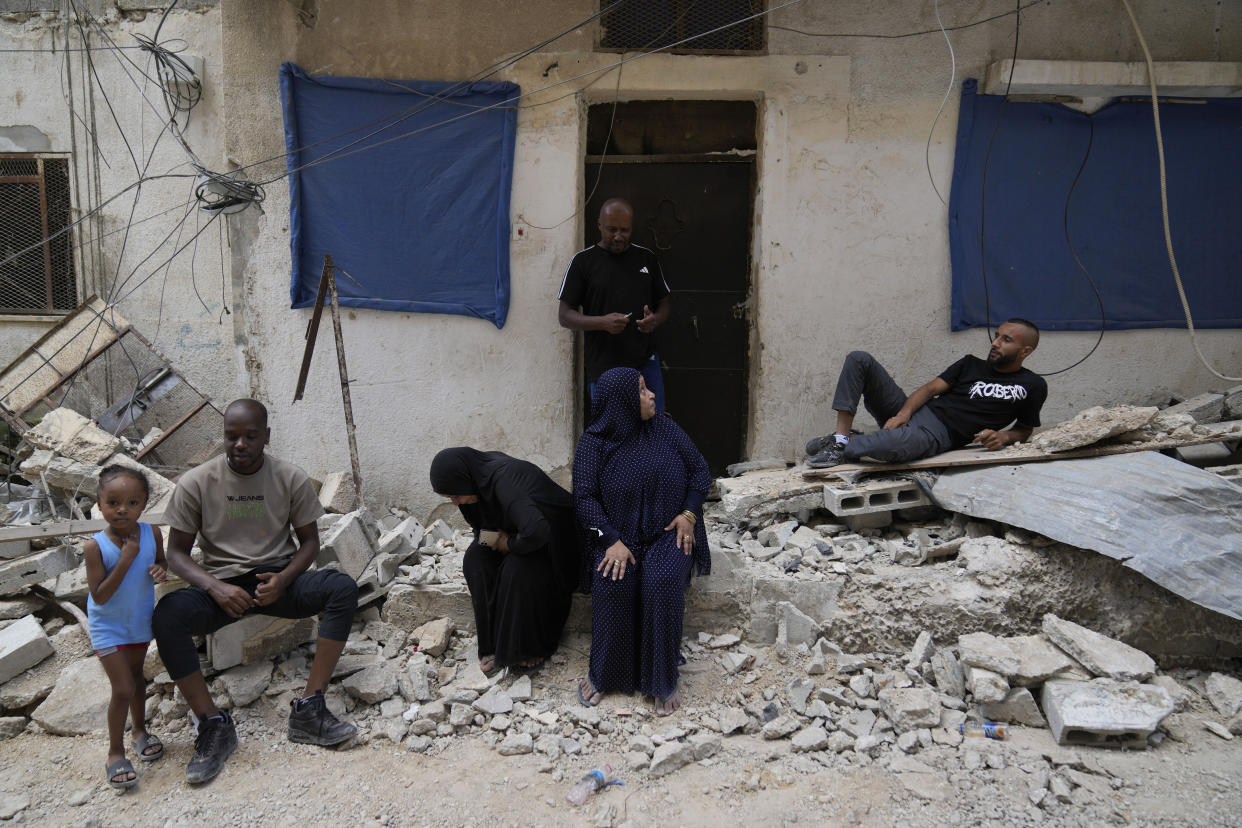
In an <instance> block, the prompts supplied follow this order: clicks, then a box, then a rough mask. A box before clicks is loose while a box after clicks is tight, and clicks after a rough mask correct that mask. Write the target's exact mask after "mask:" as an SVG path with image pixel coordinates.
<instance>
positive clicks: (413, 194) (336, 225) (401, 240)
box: [280, 63, 520, 328]
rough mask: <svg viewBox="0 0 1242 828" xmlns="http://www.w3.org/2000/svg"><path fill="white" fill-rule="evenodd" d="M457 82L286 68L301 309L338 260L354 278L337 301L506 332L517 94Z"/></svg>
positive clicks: (295, 291) (342, 285)
mask: <svg viewBox="0 0 1242 828" xmlns="http://www.w3.org/2000/svg"><path fill="white" fill-rule="evenodd" d="M460 86H461V85H459V84H451V83H439V82H435V83H432V82H420V81H386V80H375V79H366V78H336V77H312V76H311V75H308V74H306V73H305V72H304V71H302V70H301V69H299V68H298V67H297V66H294V65H293V64H292V63H285V64H283V65H282V66H281V67H280V89H281V98H282V101H283V103H284V117H285V142H286V145H287V149H288V152H289V169H290V170H295V172H293V174H292V175H290V177H289V195H290V217H289V220H290V224H289V231H290V236H291V239H290V244H291V246H292V250H293V278H292V282H291V285H290V298H291V300H292V303H293V307H295V308H302V307H307V306H309V305H311V304H313V303H314V301H315V294H316V291H317V289H318V286H319V277H320V273H321V271H322V268H323V257H324V254H325V253H331V254H332V258H333V261H334V263H335V264H336V265H337V267H338V268H339V269H342V270H344V271H345V272H346V273H348V274H349V276H350V277H352V279H350V278H344V277H340V276H338V278H337V288H338V290H339V292H340V301H341V304H342V305H352V306H355V307H363V308H377V309H380V310H394V311H415V312H419V313H455V314H463V315H466V316H477V317H479V318H481V319H487V320H489V321H491V322H492V323H494V324H495V325H496V327H498V328H500V327H503V326H504V324H505V317H506V315H507V314H508V310H509V192H510V186H511V183H512V178H513V142H514V132H515V126H516V120H517V112H516V109H515V108H514V107H513V106H512V105H511V102H512V101H514V100H515V99H516V98H517V96H518V95H519V94H520V93H519V89H518V87H517V86H516V85H515V84H512V83H501V82H486V83H475V84H472V85H469V86H468V87H465V88H464V89H459V87H460ZM453 90H457V91H453ZM437 96H442V99H438V98H437ZM408 133H413V134H408ZM353 280H357V283H358V284H355V282H354V281H353Z"/></svg>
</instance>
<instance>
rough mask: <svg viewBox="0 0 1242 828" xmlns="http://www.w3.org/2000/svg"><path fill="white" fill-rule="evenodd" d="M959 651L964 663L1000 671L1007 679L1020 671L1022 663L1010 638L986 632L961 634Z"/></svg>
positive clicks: (996, 671)
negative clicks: (1019, 667)
mask: <svg viewBox="0 0 1242 828" xmlns="http://www.w3.org/2000/svg"><path fill="white" fill-rule="evenodd" d="M957 652H958V656H959V658H960V659H961V660H962V662H963V663H965V664H969V665H970V666H971V667H982V668H983V669H985V670H991V671H992V672H993V673H999V674H1000V675H1002V676H1004V677H1005V679H1006V680H1008V679H1009V677H1010V676H1012V675H1014V674H1015V673H1017V672H1018V665H1019V664H1020V663H1021V660H1020V659H1019V657H1018V654H1017V653H1016V652H1014V650H1013V647H1012V646H1011V645H1010V643H1009V641H1008V640H1006V639H1003V638H997V637H996V636H994V635H989V634H988V633H984V632H975V633H967V634H966V635H963V636H959V637H958V639H957Z"/></svg>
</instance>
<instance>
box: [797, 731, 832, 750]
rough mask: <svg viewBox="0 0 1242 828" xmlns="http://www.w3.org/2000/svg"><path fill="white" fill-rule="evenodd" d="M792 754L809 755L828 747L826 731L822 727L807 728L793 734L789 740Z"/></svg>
mask: <svg viewBox="0 0 1242 828" xmlns="http://www.w3.org/2000/svg"><path fill="white" fill-rule="evenodd" d="M791 746H792V748H793V752H794V753H810V752H812V751H817V750H824V749H825V748H827V747H828V731H826V730H824V729H823V728H822V727H807V728H803V729H802V730H800V731H798V732H797V733H795V734H794V737H793V739H792V740H791Z"/></svg>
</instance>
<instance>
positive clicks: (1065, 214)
mask: <svg viewBox="0 0 1242 828" xmlns="http://www.w3.org/2000/svg"><path fill="white" fill-rule="evenodd" d="M1086 117H1087V126H1088V128H1089V132H1088V133H1087V151H1086V152H1084V153H1083V154H1082V161H1081V162H1080V163H1079V164H1078V172H1076V173H1074V180H1073V181H1072V182H1071V183H1070V188H1069V192H1068V193H1066V194H1065V209H1064V210H1062V211H1061V225H1062V228H1063V229H1064V230H1065V246H1066V247H1068V248H1069V252H1070V255H1071V256H1073V257H1074V262H1075V263H1076V264H1077V265H1078V269H1079V270H1081V271H1082V275H1083V276H1085V277H1086V278H1087V284H1089V285H1091V290H1092V291H1093V292H1094V293H1095V301H1096V302H1098V303H1099V305H1100V333H1099V335H1098V336H1096V338H1095V344H1094V345H1092V346H1091V350H1089V351H1087V353H1086V354H1085V355H1084V356H1083V357H1082V358H1081V359H1079V360H1078V361H1077V362H1073V363H1070V364H1069V365H1067V366H1066V367H1064V368H1059V369H1057V370H1056V371H1047V372H1044V373H1040V372H1036V373H1039V375H1040V376H1041V377H1051V376H1055V375H1056V374H1064V373H1065V372H1066V371H1068V370H1070V369H1071V368H1077V367H1078V366H1079V365H1082V364H1083V363H1084V362H1086V361H1087V360H1088V359H1090V357H1091V355H1092V354H1094V353H1095V350H1096V349H1097V348H1099V347H1100V343H1101V342H1103V341H1104V327H1105V325H1107V324H1108V320H1107V318H1106V317H1105V315H1104V297H1102V296H1101V295H1100V288H1099V287H1098V286H1097V285H1096V283H1095V279H1093V278H1091V271H1089V270H1087V266H1086V265H1085V264H1083V263H1082V259H1080V258H1079V257H1078V250H1077V248H1075V247H1074V240H1073V238H1071V237H1070V221H1069V210H1070V201H1071V200H1072V199H1073V198H1074V190H1075V189H1077V188H1078V179H1080V178H1082V172H1083V170H1085V169H1086V168H1087V160H1088V159H1089V158H1090V157H1091V148H1092V147H1093V146H1094V145H1095V118H1093V117H1092V116H1091V115H1087V116H1086Z"/></svg>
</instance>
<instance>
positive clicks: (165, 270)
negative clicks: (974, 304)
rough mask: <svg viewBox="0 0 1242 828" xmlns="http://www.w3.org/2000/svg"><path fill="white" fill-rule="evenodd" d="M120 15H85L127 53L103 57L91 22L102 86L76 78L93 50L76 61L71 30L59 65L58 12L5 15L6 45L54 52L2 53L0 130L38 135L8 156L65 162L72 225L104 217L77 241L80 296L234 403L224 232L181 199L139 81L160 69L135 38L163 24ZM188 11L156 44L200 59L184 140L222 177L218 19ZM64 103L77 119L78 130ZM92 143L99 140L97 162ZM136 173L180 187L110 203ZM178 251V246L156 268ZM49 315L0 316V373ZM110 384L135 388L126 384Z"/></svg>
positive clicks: (1, 35) (157, 106) (187, 172)
mask: <svg viewBox="0 0 1242 828" xmlns="http://www.w3.org/2000/svg"><path fill="white" fill-rule="evenodd" d="M35 5H38V4H35ZM126 5H127V7H129V8H131V10H130V11H126V12H121V11H118V10H117V8H116V7H115V6H113V5H111V4H104V3H102V2H101V3H94V4H90V6H89V8H91V9H92V10H93V11H94V12H95V14H96V15H98V18H97V19H98V20H99V21H100V23H101V27H100V28H102V30H103V32H106V33H107V36H108V37H109V38H111V40H112V41H113V42H114V43H116V44H117V45H118V46H121V47H124V48H123V49H122V51H121V53H120V54H121V55H122V56H118V53H117V52H114V51H112V50H109V49H107V48H105V47H106V46H107V41H106V39H105V37H104V35H103V33H101V31H100V29H99V28H96V27H95V26H93V25H92V24H91V23H90V22H89V21H85V22H84V23H83V28H85V30H86V32H87V34H88V36H89V46H91V47H93V49H94V50H93V51H91V52H90V53H89V54H90V57H91V59H92V61H93V64H94V76H96V77H97V78H98V81H97V82H92V83H89V84H87V85H83V77H84V76H86V75H87V73H89V72H90V71H91V70H90V67H89V65H88V64H87V63H86V62H85V61H84V57H85V55H86V54H87V53H86V52H82V51H80V48H81V46H82V41H81V35H80V32H79V31H78V29H77V28H76V27H73V28H72V30H71V34H70V46H71V47H72V48H74V49H79V51H74V52H70V53H69V55H68V61H67V62H66V55H65V52H64V44H65V20H64V18H63V17H62V16H58V15H56V14H53V13H46V14H34V15H26V14H20V15H12V16H10V15H4V16H3V17H0V49H29V50H48V51H27V52H3V51H0V77H2V78H4V79H5V83H4V85H3V86H4V90H3V91H2V92H0V128H4V127H10V126H14V125H26V126H29V127H33V128H34V130H36V131H37V134H38V135H39V136H42V139H43V141H42V146H39V147H18V146H8V147H6V149H7V151H22V150H23V149H36V148H37V149H40V150H43V151H47V152H53V153H62V154H65V155H68V156H70V157H71V159H72V163H71V167H70V173H71V176H72V184H71V186H72V189H73V199H74V204H75V206H76V208H77V212H76V215H75V219H76V218H81V217H82V216H85V215H86V214H87V213H89V212H91V211H92V210H94V209H95V208H99V209H98V211H97V212H96V213H95V214H94V215H93V216H92V217H89V218H87V219H85V220H84V221H83V222H82V223H81V224H80V225H79V226H78V229H77V231H76V233H77V242H78V244H77V246H76V248H75V251H74V252H75V261H76V267H77V272H78V278H79V297H80V298H83V299H84V298H86V297H87V296H89V295H91V294H92V293H95V294H98V295H100V296H102V297H105V298H109V299H111V300H115V301H116V302H117V307H118V310H119V311H120V313H121V314H122V315H123V316H125V317H126V318H128V319H129V320H130V321H131V322H133V323H134V324H135V325H136V326H137V327H138V328H139V330H141V331H142V332H143V333H144V334H145V335H146V336H147V337H148V338H150V339H152V340H153V341H154V344H155V345H156V347H157V348H158V349H159V350H160V351H162V352H163V353H164V354H165V355H166V356H167V357H168V358H169V359H170V360H172V361H173V362H174V363H175V364H176V365H177V366H178V367H179V368H180V369H181V370H182V372H183V373H184V374H185V375H186V376H187V378H189V379H190V381H191V382H192V383H194V384H195V385H196V386H197V387H198V388H199V389H200V390H202V391H203V392H204V393H206V394H207V395H209V396H211V397H214V398H216V399H228V398H230V397H232V396H235V394H236V391H237V388H238V386H237V384H236V383H237V376H238V371H237V367H236V365H237V363H236V359H235V355H234V346H233V338H234V337H233V321H232V317H231V316H229V315H228V314H224V313H223V307H224V306H225V305H227V306H228V307H229V308H230V310H231V309H232V305H233V299H232V296H231V295H230V294H231V286H230V285H229V281H230V279H229V274H228V271H227V269H226V270H224V271H223V273H222V271H221V261H220V260H221V255H220V254H221V249H222V242H224V238H223V237H222V235H221V234H220V232H219V231H220V229H222V227H221V228H217V227H215V226H208V222H209V219H210V216H208V215H206V214H203V213H201V212H200V211H198V210H196V209H192V208H191V206H190V204H189V203H188V202H190V200H191V198H192V188H193V171H192V170H191V169H190V168H189V166H188V165H187V164H186V160H187V156H186V153H185V152H184V150H182V148H181V147H180V146H179V145H178V144H177V143H176V141H175V140H174V138H173V137H172V136H171V135H169V134H167V133H165V134H163V135H161V134H160V133H161V131H162V122H163V119H164V117H165V116H164V115H163V112H164V109H163V104H162V102H161V98H160V92H159V89H158V87H157V86H156V85H155V84H154V83H151V82H148V81H147V80H145V79H144V78H143V77H142V75H141V72H146V73H147V74H149V75H151V76H152V77H154V75H155V71H154V69H153V68H151V65H150V61H149V60H148V55H147V53H145V52H143V51H141V50H137V49H133V48H132V47H133V46H135V45H136V41H135V40H134V38H133V35H134V34H144V35H146V36H148V37H149V36H151V35H152V34H153V33H154V31H155V27H156V25H157V24H158V22H159V17H160V16H159V15H158V14H150V13H148V12H146V11H143V10H132V9H133V7H135V6H137V5H140V4H137V3H133V2H129V3H127V4H126ZM148 5H153V4H148ZM194 6H195V8H196V9H197V10H195V11H190V12H183V11H174V12H172V13H171V14H170V15H169V16H168V19H167V21H166V23H165V24H164V28H163V31H162V32H161V34H160V38H161V40H168V39H170V38H180V39H182V40H184V41H185V44H186V47H185V51H186V52H187V53H189V54H194V55H198V56H199V57H202V58H203V61H204V66H205V78H204V92H203V97H202V101H201V103H200V104H199V105H198V106H197V107H196V108H195V109H194V111H193V115H192V118H191V121H190V124H189V128H188V129H187V130H186V131H185V138H186V141H187V142H188V143H189V145H190V146H191V148H192V149H193V150H194V152H195V154H197V155H198V157H199V158H200V159H201V160H202V162H203V163H204V164H205V165H207V166H208V167H209V168H213V169H219V168H221V167H222V166H223V163H224V158H223V154H222V152H221V147H222V143H223V135H222V134H221V132H220V130H219V129H218V128H217V124H218V122H219V120H220V112H221V107H222V104H223V96H222V94H221V90H222V81H223V66H222V63H221V60H220V10H219V7H218V6H216V7H212V6H210V5H205V4H203V3H202V2H197V3H195V4H194ZM52 49H55V50H56V51H50V50H52ZM66 63H67V66H66ZM139 88H141V89H142V95H140V94H139ZM70 96H71V97H72V100H73V110H74V112H75V113H76V117H75V119H74V123H73V124H72V127H71V118H70V114H69V103H68V101H69V98H70ZM148 101H149V102H148ZM109 103H110V104H111V107H112V110H111V111H109V106H108V104H109ZM113 113H115V120H114V116H113ZM31 134H33V133H31ZM91 135H94V136H95V138H96V140H97V142H98V152H97V153H96V152H95V151H94V149H93V146H92V141H91ZM127 141H128V144H129V146H128V147H127V146H126V142H127ZM131 150H132V153H133V155H132V156H131ZM134 158H136V159H137V163H135V161H134ZM148 159H149V160H148ZM142 170H145V174H146V175H147V176H148V177H153V176H161V175H164V174H166V173H170V174H172V175H175V176H180V177H172V178H157V179H154V180H150V181H147V182H146V183H144V184H143V185H142V186H141V187H140V188H132V189H129V190H128V192H125V193H124V194H122V195H120V196H119V197H117V198H115V200H112V201H110V202H109V203H107V204H104V202H107V201H108V199H111V198H112V197H113V196H116V195H117V194H119V193H122V191H124V190H125V189H126V188H127V187H130V186H131V185H132V184H134V182H136V181H137V180H138V178H139V172H140V171H142ZM100 205H103V206H102V207H100ZM131 210H132V219H131ZM183 216H184V217H185V223H184V225H183V226H182V227H181V230H180V233H179V234H178V231H177V229H176V228H177V224H178V223H179V222H180V220H181V219H182V217H183ZM144 219H146V220H145V221H143V220H144ZM131 221H132V222H141V223H135V224H134V226H133V227H132V228H131V229H130V231H129V232H128V234H127V233H126V232H125V231H124V228H125V227H126V226H127V225H129V224H130V223H131ZM204 227H205V228H206V229H203V228H204ZM200 229H203V232H202V234H201V235H199V237H198V239H197V248H195V246H194V242H192V241H191V240H192V239H193V237H194V235H195V233H196V232H197V231H198V230H200ZM186 245H188V246H186ZM179 247H185V249H184V250H183V252H182V253H181V254H180V255H178V256H177V257H175V258H173V259H172V261H171V263H170V264H168V266H167V267H162V266H161V265H163V263H164V262H165V261H166V260H168V259H169V258H171V257H172V253H173V251H174V250H175V249H177V248H179ZM226 255H227V254H226ZM200 297H201V300H200ZM221 316H223V319H221ZM56 319H57V318H56V317H39V318H37V319H35V320H32V319H30V318H28V317H19V316H6V317H0V363H4V364H7V363H8V361H9V360H10V359H12V358H13V357H14V356H16V355H17V354H18V353H20V352H21V351H22V350H23V349H24V348H26V347H27V346H28V345H30V344H31V343H32V342H33V341H34V340H35V339H37V338H38V337H39V336H41V335H42V334H43V333H44V332H45V331H46V330H47V329H48V328H49V327H50V326H51V325H53V324H54V323H55V321H56ZM117 381H118V383H125V382H132V381H133V377H118V378H117Z"/></svg>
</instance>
